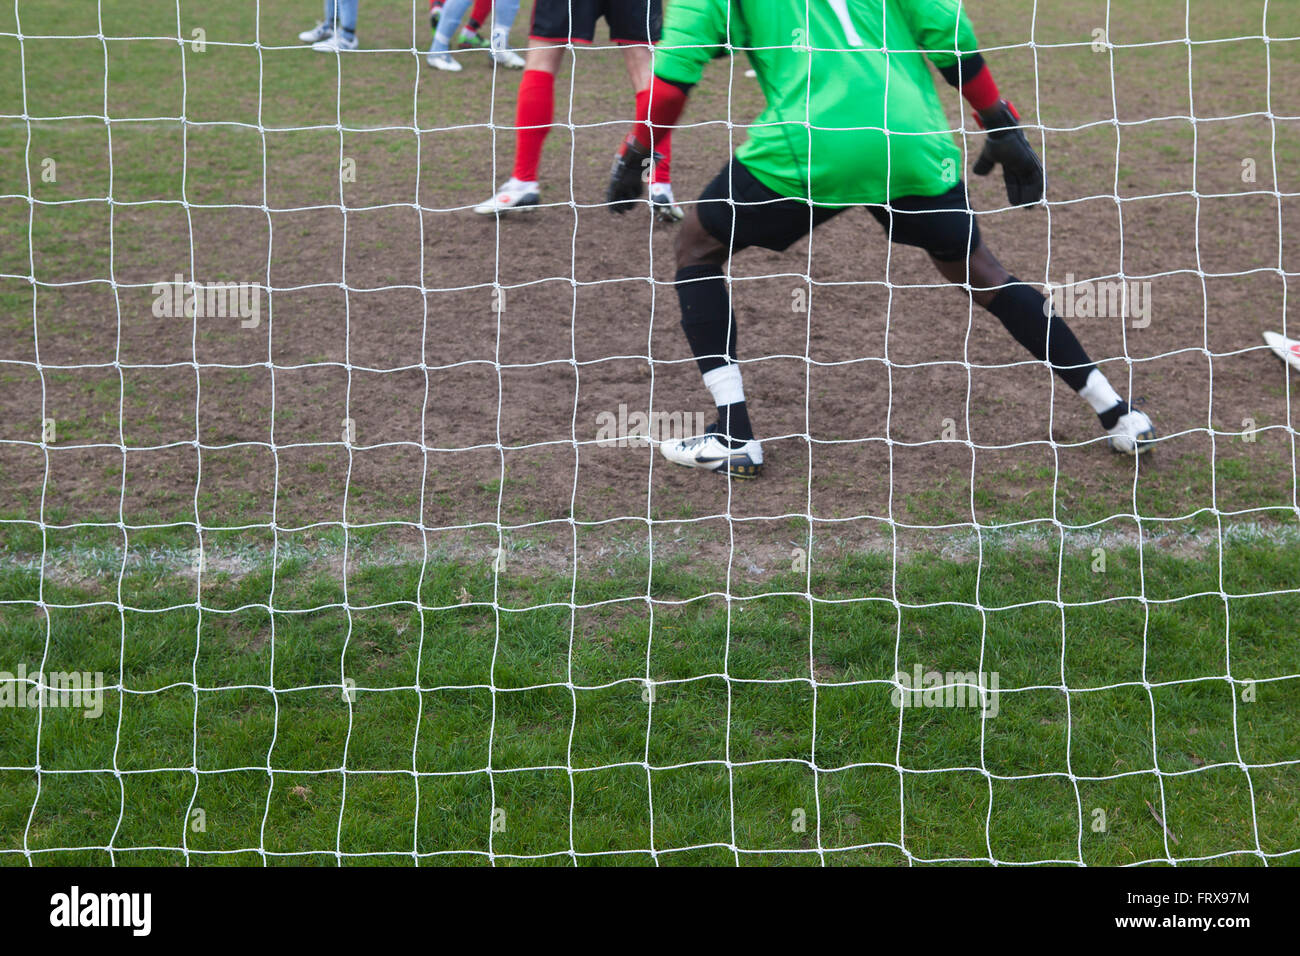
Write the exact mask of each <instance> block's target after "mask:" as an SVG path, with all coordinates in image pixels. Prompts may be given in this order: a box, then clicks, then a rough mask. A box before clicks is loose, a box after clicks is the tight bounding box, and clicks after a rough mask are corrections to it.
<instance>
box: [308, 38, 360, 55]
mask: <svg viewBox="0 0 1300 956" xmlns="http://www.w3.org/2000/svg"><path fill="white" fill-rule="evenodd" d="M311 48H312V49H313V50H315V51H317V52H318V53H343V52H344V51H346V50H355V49H356V48H357V38H356V37H346V36H344V35H343V34H342V33H331V34H330V35H329V36H327V37H326V38H325V39H324V40H321V41H320V42H318V43H313V44H312V45H311Z"/></svg>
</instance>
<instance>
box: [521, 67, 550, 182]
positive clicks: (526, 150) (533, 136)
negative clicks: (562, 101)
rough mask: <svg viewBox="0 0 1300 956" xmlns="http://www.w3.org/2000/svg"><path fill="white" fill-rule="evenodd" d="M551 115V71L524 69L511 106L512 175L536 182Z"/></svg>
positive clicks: (524, 180) (525, 180)
mask: <svg viewBox="0 0 1300 956" xmlns="http://www.w3.org/2000/svg"><path fill="white" fill-rule="evenodd" d="M554 116H555V74H554V73H547V72H546V71H545V70H524V77H523V79H522V80H520V81H519V102H518V104H517V105H516V107H515V126H516V127H517V129H516V131H515V172H514V177H515V179H518V180H522V181H523V182H526V183H534V182H537V166H538V164H539V163H541V161H542V144H543V143H545V142H546V134H547V133H549V132H550V131H551V120H552V119H553V118H554ZM525 127H528V128H525Z"/></svg>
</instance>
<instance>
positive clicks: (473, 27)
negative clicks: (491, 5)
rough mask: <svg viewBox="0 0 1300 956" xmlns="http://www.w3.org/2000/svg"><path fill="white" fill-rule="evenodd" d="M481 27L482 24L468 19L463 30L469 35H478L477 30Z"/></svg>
mask: <svg viewBox="0 0 1300 956" xmlns="http://www.w3.org/2000/svg"><path fill="white" fill-rule="evenodd" d="M481 25H482V24H480V23H479V22H478V21H477V20H475V19H474V18H473V17H470V18H469V19H468V20H466V21H465V29H466V30H468V31H469V32H470V33H478V28H479V27H480V26H481Z"/></svg>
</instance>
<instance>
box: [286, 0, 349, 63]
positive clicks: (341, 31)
mask: <svg viewBox="0 0 1300 956" xmlns="http://www.w3.org/2000/svg"><path fill="white" fill-rule="evenodd" d="M359 2H360V0H325V19H324V20H321V21H320V22H319V23H317V24H316V25H315V26H314V27H312V28H311V29H310V30H303V31H302V33H299V34H298V39H299V40H301V41H302V42H303V43H310V44H311V48H312V49H313V50H319V51H320V52H321V53H338V52H341V51H343V50H355V49H356V48H357V4H358V3H359Z"/></svg>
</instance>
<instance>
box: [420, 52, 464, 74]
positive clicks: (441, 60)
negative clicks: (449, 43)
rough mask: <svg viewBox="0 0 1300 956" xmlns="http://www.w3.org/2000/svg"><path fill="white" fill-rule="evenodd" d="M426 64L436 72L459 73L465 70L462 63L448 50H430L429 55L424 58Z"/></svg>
mask: <svg viewBox="0 0 1300 956" xmlns="http://www.w3.org/2000/svg"><path fill="white" fill-rule="evenodd" d="M424 62H425V63H427V64H429V65H430V66H431V67H433V68H434V69H435V70H446V71H447V72H448V73H459V72H460V71H461V70H463V69H464V67H463V66H461V65H460V61H459V60H457V59H456V58H455V57H454V56H452V55H451V54H450V53H448V52H447V51H446V50H430V51H429V55H428V56H426V57H425V58H424Z"/></svg>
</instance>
